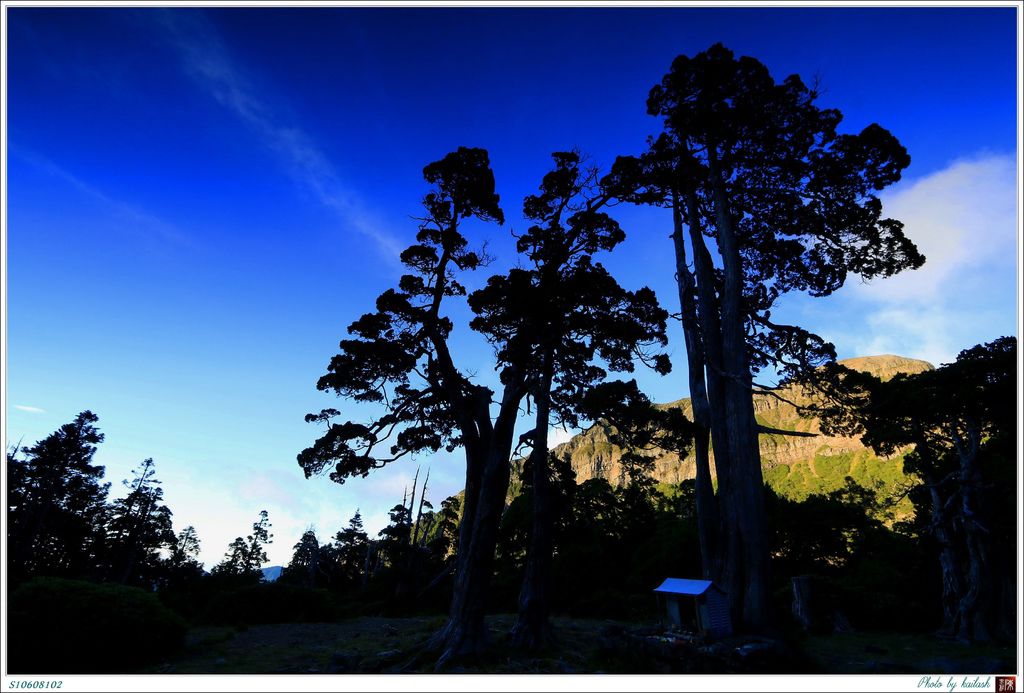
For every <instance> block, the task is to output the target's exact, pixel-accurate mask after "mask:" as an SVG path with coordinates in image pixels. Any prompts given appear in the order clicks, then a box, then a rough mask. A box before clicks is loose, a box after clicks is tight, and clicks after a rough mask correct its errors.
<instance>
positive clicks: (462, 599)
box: [432, 373, 522, 670]
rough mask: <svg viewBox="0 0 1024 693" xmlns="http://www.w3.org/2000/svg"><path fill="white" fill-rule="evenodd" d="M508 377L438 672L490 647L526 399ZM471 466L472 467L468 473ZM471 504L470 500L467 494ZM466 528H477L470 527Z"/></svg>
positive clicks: (441, 640) (441, 636)
mask: <svg viewBox="0 0 1024 693" xmlns="http://www.w3.org/2000/svg"><path fill="white" fill-rule="evenodd" d="M508 377H509V378H510V382H507V384H506V386H505V392H504V395H503V397H502V402H501V408H500V410H499V413H498V417H497V419H496V421H495V424H494V427H493V430H491V431H488V433H489V435H486V436H484V439H487V440H489V445H488V452H487V457H486V459H485V460H484V462H483V465H482V473H481V475H480V478H479V480H478V483H477V488H478V489H479V491H478V493H477V494H476V498H475V501H474V506H475V513H474V514H473V515H470V514H469V512H468V505H467V513H466V514H465V515H463V518H462V524H463V529H462V530H460V533H459V549H458V563H457V565H456V574H455V583H454V589H453V595H452V606H451V610H450V612H449V616H448V622H447V624H446V625H445V627H444V628H443V629H442V630H441V631H440V632H439V633H438V634H437V636H435V638H434V640H433V642H432V644H439V645H440V648H441V650H442V651H441V656H440V658H439V659H438V662H437V669H439V670H440V669H442V668H443V667H444V666H445V665H447V664H448V663H450V662H452V661H454V660H457V659H461V658H463V657H469V656H475V655H479V654H481V653H482V652H483V651H484V650H486V648H487V645H488V638H487V626H486V624H485V622H484V614H485V609H486V605H487V594H488V590H489V587H490V582H491V573H492V571H493V566H494V549H495V545H496V544H497V541H498V528H499V525H500V523H501V515H502V512H503V511H504V509H505V496H506V494H507V493H508V483H509V461H510V458H511V454H512V438H513V433H514V429H515V420H516V414H517V411H518V406H519V402H520V400H521V399H522V389H521V385H522V383H521V379H520V377H519V376H518V374H516V373H511V374H509V376H508ZM488 421H489V418H488ZM467 453H468V451H467ZM467 462H468V460H467ZM469 466H470V465H469V464H468V463H467V469H468V468H469ZM466 500H467V501H469V495H468V493H467V497H466ZM467 524H471V525H472V526H471V527H470V528H468V529H467V528H465V525H467ZM466 537H468V539H469V541H468V544H463V541H464V538H466Z"/></svg>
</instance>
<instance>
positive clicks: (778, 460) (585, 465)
mask: <svg viewBox="0 0 1024 693" xmlns="http://www.w3.org/2000/svg"><path fill="white" fill-rule="evenodd" d="M840 363H842V364H843V365H845V366H847V367H849V368H854V369H857V370H860V371H867V372H869V373H872V374H874V375H876V376H878V377H880V378H882V379H886V380H887V379H889V378H891V377H893V376H894V375H896V374H897V373H920V372H922V371H926V370H931V369H932V368H933V366H932V365H931V364H930V363H927V362H925V361H918V360H916V359H908V358H904V357H901V356H891V355H886V356H867V357H861V358H854V359H847V360H845V361H840ZM778 394H779V395H780V397H781V398H782V399H780V398H778V397H773V396H771V395H769V394H761V395H756V396H755V397H754V414H755V416H756V418H757V421H758V423H760V424H761V425H763V426H766V427H770V428H775V429H780V430H786V431H801V432H807V433H814V434H816V435H814V436H813V437H793V436H783V435H775V434H762V435H761V437H760V444H761V465H762V468H763V469H764V472H765V478H766V479H767V480H768V482H769V483H770V484H772V486H773V487H776V489H777V490H779V489H780V488H782V489H783V491H784V487H787V483H788V486H791V487H793V488H794V489H797V491H796V492H794V493H786V495H795V496H800V495H806V494H802V493H800V492H798V489H799V488H806V489H810V490H812V491H828V490H831V487H838V485H839V483H840V482H841V481H842V479H843V478H845V476H847V475H852V476H854V477H855V478H856V479H857V480H858V481H859V482H861V481H863V482H866V483H869V484H872V483H874V482H875V481H877V479H878V478H882V477H885V478H891V477H892V476H893V475H894V474H900V475H901V474H902V458H901V457H900V458H897V459H892V460H888V461H887V460H879V458H877V457H875V456H874V455H873V453H871V451H870V450H868V449H867V448H865V447H864V446H863V445H862V444H861V442H860V441H859V440H857V439H856V438H845V437H835V436H826V435H823V434H822V433H821V429H820V427H819V422H818V420H817V419H815V418H808V417H802V416H800V414H798V413H797V409H796V407H794V406H793V405H792V404H789V403H788V402H786V401H783V400H789V401H790V402H795V403H797V404H806V403H808V402H809V399H808V397H807V395H806V394H805V393H804V392H803V391H802V390H801V389H799V388H794V387H790V388H785V389H782V390H780V391H779V392H778ZM660 406H664V407H680V408H682V410H683V413H684V414H686V416H687V417H688V418H692V412H693V409H692V406H691V404H690V399H689V398H686V399H681V400H678V401H676V402H671V403H668V404H665V405H660ZM554 452H555V453H556V454H568V455H569V457H570V460H571V461H572V467H573V470H574V471H575V472H576V480H577V481H578V482H583V481H586V480H587V479H594V478H604V479H607V480H608V481H609V482H611V483H612V484H620V483H622V482H623V481H624V480H625V471H624V469H623V467H622V464H621V457H622V451H621V450H620V449H619V448H618V447H616V446H614V445H612V444H611V443H610V442H609V441H608V436H607V435H606V433H605V431H604V430H602V429H601V428H600V427H599V426H595V427H594V428H593V429H591V430H590V431H587V432H585V433H583V434H581V435H577V436H575V437H574V438H573V439H572V440H570V441H569V442H567V443H563V444H562V445H559V446H557V447H556V448H555V449H554ZM780 467H785V468H786V469H778V468H780ZM897 467H898V469H897ZM712 469H713V467H712ZM773 470H774V471H773ZM695 473H696V467H695V465H694V459H693V454H692V453H691V454H690V455H688V456H687V457H685V458H683V459H680V458H679V455H677V454H675V453H671V452H666V451H656V452H655V456H654V471H653V476H654V478H655V479H656V480H657V481H658V482H661V483H668V484H677V483H679V482H680V481H684V480H686V479H692V478H693V477H694V475H695ZM796 477H799V479H796ZM794 479H796V480H795V481H794ZM837 479H838V481H837ZM796 481H799V482H800V483H799V484H797V483H796Z"/></svg>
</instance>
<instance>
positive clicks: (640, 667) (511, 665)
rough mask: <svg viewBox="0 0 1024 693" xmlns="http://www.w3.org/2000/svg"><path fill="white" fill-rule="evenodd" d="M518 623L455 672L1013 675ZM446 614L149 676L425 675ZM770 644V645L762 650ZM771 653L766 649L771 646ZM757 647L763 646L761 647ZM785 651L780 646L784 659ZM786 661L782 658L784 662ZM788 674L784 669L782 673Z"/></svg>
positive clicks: (217, 640) (252, 634)
mask: <svg viewBox="0 0 1024 693" xmlns="http://www.w3.org/2000/svg"><path fill="white" fill-rule="evenodd" d="M513 621H514V616H511V615H499V616H492V617H490V618H489V619H488V625H489V627H490V630H491V637H492V642H493V644H494V647H493V648H492V651H493V653H494V654H492V655H490V656H489V657H487V658H486V659H483V660H480V661H476V662H473V663H463V664H461V665H456V667H455V668H454V669H452V670H451V671H453V672H456V673H506V674H528V673H529V674H537V673H548V674H551V673H564V674H572V673H579V674H582V673H687V672H700V673H730V672H754V671H758V672H761V671H763V672H766V673H798V672H818V673H826V674H844V673H845V674H855V673H893V674H896V673H904V674H911V673H914V674H916V673H922V674H923V673H931V674H940V673H947V674H952V673H972V674H974V673H978V674H981V673H1007V672H1008V671H1012V670H1013V669H1014V668H1015V667H1014V650H1013V647H1012V646H1003V647H996V646H966V645H961V644H958V643H955V642H950V641H945V640H941V639H939V638H936V637H934V636H931V635H903V634H893V633H885V634H878V633H846V634H837V635H830V636H815V637H806V638H804V639H802V640H800V641H798V642H796V643H794V644H793V646H792V647H790V646H789V645H784V644H781V643H775V644H774V645H773V647H775V648H776V649H775V650H769V649H765V650H763V651H762V652H761V657H762V658H761V659H760V660H758V659H753V658H745V655H744V656H737V655H738V653H739V650H737V649H736V648H737V647H739V649H743V648H742V645H743V644H744V643H747V647H751V646H750V645H749V643H750V642H751V641H750V639H747V640H742V639H733V640H730V641H725V642H724V643H719V644H717V645H715V646H714V648H712V650H710V651H709V650H708V648H703V649H701V648H698V647H691V646H687V645H683V644H681V643H671V642H670V643H665V642H662V641H658V640H657V639H656V638H645V637H644V635H643V634H644V633H651V632H652V631H653V627H652V626H653V624H636V623H621V622H614V621H607V620H597V619H568V618H556V619H554V633H555V638H556V639H555V641H554V643H553V644H552V646H551V647H550V648H548V650H547V651H543V652H539V653H520V652H516V651H514V650H511V649H510V648H508V647H507V638H508V635H507V634H508V632H509V630H510V629H511V627H512V624H513ZM443 622H444V618H443V617H442V616H436V617H420V618H379V617H366V618H356V619H349V620H345V621H340V622H337V623H302V624H278V625H262V626H250V627H247V628H246V627H243V628H229V627H200V628H194V629H192V630H191V631H190V632H189V635H188V640H187V643H186V647H185V650H184V651H183V652H181V653H179V654H178V655H177V656H176V657H174V658H173V659H171V660H169V661H167V662H165V663H163V664H161V665H159V666H157V667H153V668H151V669H149V670H148V672H147V673H165V674H307V673H308V674H344V673H361V674H367V673H394V672H399V671H401V672H407V673H425V672H430V671H432V660H431V659H429V658H424V660H423V661H421V662H419V663H415V664H412V665H411V666H410V662H412V661H413V660H414V658H415V656H416V655H417V654H418V653H419V652H421V651H422V646H423V644H424V643H425V641H426V640H427V639H428V638H429V636H430V635H432V634H433V633H434V632H436V631H437V630H438V629H439V628H440V627H441V625H442V624H443ZM762 645H764V643H762ZM764 646H765V647H768V646H767V645H764ZM755 647H756V646H755ZM778 647H782V648H783V649H782V652H781V655H780V654H779V650H778V649H777V648H778ZM780 660H785V662H784V663H780ZM780 666H781V668H780Z"/></svg>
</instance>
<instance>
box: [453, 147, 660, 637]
mask: <svg viewBox="0 0 1024 693" xmlns="http://www.w3.org/2000/svg"><path fill="white" fill-rule="evenodd" d="M552 158H553V159H554V162H555V165H554V168H553V169H552V170H551V171H550V172H549V173H547V174H546V175H545V176H544V179H543V181H542V183H541V186H540V192H539V194H537V195H531V196H529V197H527V198H526V200H525V201H524V203H523V213H524V216H525V217H526V218H528V219H530V220H532V221H535V222H536V223H535V224H534V225H532V226H530V227H529V228H528V229H527V230H526V232H525V233H523V234H522V235H521V236H518V237H517V249H518V250H519V252H520V253H521V254H523V255H525V256H526V259H527V261H528V263H529V265H527V266H526V267H522V268H517V269H514V270H512V271H511V272H509V273H508V274H507V275H503V276H495V277H491V279H490V280H489V281H488V282H487V286H486V287H485V288H484V289H481V290H480V291H477V292H475V293H474V294H473V295H472V296H470V300H469V302H470V306H471V307H472V308H473V311H474V312H475V313H476V314H477V317H476V318H475V319H474V320H473V321H472V323H471V325H472V327H473V329H475V330H477V331H478V332H481V333H483V334H485V335H486V336H487V337H488V339H489V341H490V342H491V343H492V344H494V346H495V351H496V356H497V359H498V362H499V364H500V365H503V366H504V365H509V366H517V367H519V368H520V369H522V370H524V371H525V372H526V373H527V377H526V387H527V390H528V397H529V399H530V400H532V402H533V404H534V405H535V406H536V417H535V420H534V427H533V430H532V431H530V432H529V433H528V434H526V435H525V436H523V442H524V443H526V444H527V445H529V447H530V448H531V452H530V456H529V463H528V464H527V465H526V469H528V470H529V473H530V489H531V498H532V500H533V513H532V515H533V523H532V526H531V529H530V550H529V552H528V557H527V563H526V573H525V576H524V580H523V588H522V591H521V595H520V608H519V617H518V619H517V622H516V625H515V627H514V628H513V634H512V639H513V643H514V644H515V645H517V646H519V647H524V648H531V649H535V648H539V647H542V646H543V645H544V643H545V641H546V639H547V635H548V620H547V618H548V611H549V606H548V600H549V596H548V593H549V589H550V585H549V583H550V570H551V547H552V544H551V542H552V539H551V532H552V530H553V521H554V517H553V507H552V506H553V503H554V501H553V499H552V497H551V489H550V488H549V486H550V483H551V482H550V476H551V469H550V465H549V460H548V442H547V440H548V430H549V428H550V427H551V426H552V425H553V424H555V423H559V424H568V425H570V426H577V425H578V424H579V419H580V412H579V409H580V405H581V400H582V398H583V396H584V394H585V393H587V392H589V391H590V390H591V389H592V388H593V387H594V386H595V385H596V384H597V383H599V382H601V381H602V380H603V379H604V378H605V377H606V376H607V371H606V369H605V368H604V367H602V366H601V365H599V362H600V363H601V364H605V366H606V367H607V369H608V370H613V371H632V370H633V369H634V358H640V359H645V360H649V362H650V363H651V364H652V365H653V366H655V367H656V368H657V369H658V370H659V372H661V373H666V372H668V370H669V368H670V365H669V361H668V357H667V356H665V355H657V356H651V357H649V359H648V357H647V354H646V353H645V352H644V349H645V348H646V347H648V346H650V345H654V344H660V345H664V344H665V343H666V338H665V321H666V319H667V317H668V314H667V313H666V312H665V311H664V310H662V308H661V307H660V306H659V305H658V302H657V299H656V298H655V296H654V293H653V292H652V291H651V290H650V289H647V288H644V289H641V290H639V291H636V292H631V291H626V290H625V289H623V288H622V287H621V286H619V284H618V282H616V281H615V279H614V278H613V277H612V276H611V275H610V274H609V273H608V272H607V270H606V269H605V268H604V267H603V266H602V265H601V264H600V263H595V262H594V260H593V256H594V255H595V254H597V253H599V252H602V251H606V252H607V251H611V250H612V249H614V248H615V246H617V245H618V244H619V243H620V242H622V240H624V239H625V233H624V232H623V231H622V229H621V228H620V227H619V224H618V223H617V222H616V221H615V220H614V219H612V218H611V217H610V216H609V215H608V214H607V213H605V212H603V211H602V209H601V208H602V207H603V206H604V205H605V204H606V203H607V201H608V196H607V194H605V193H603V192H602V191H601V190H600V189H599V188H598V187H597V172H596V170H595V169H587V168H585V167H584V166H583V165H582V164H581V160H580V156H579V154H577V153H575V152H556V153H555V154H553V155H552ZM524 350H525V351H524Z"/></svg>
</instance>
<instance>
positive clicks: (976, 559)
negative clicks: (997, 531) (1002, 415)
mask: <svg viewBox="0 0 1024 693" xmlns="http://www.w3.org/2000/svg"><path fill="white" fill-rule="evenodd" d="M980 443H981V433H980V431H978V430H977V429H973V428H972V429H971V430H969V431H968V432H967V436H966V440H958V442H957V448H958V452H959V454H960V517H959V520H960V523H961V524H962V526H963V529H964V540H965V543H966V545H967V566H966V568H967V569H966V574H965V578H966V585H965V587H966V591H965V592H964V595H963V597H962V598H961V600H960V604H959V607H958V609H957V611H958V625H959V630H958V632H957V638H958V639H959V640H963V641H965V642H976V641H977V642H987V641H989V640H991V639H992V624H993V622H994V620H995V619H994V618H993V615H994V614H993V605H994V600H993V598H992V596H993V588H994V586H995V585H994V583H993V581H992V570H991V559H990V555H989V553H990V552H989V539H988V533H989V530H988V528H986V527H985V526H984V525H985V524H986V523H985V521H984V510H983V507H982V504H981V503H979V502H978V498H977V496H978V493H979V487H980V485H981V474H980V473H979V472H978V447H979V445H980Z"/></svg>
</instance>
